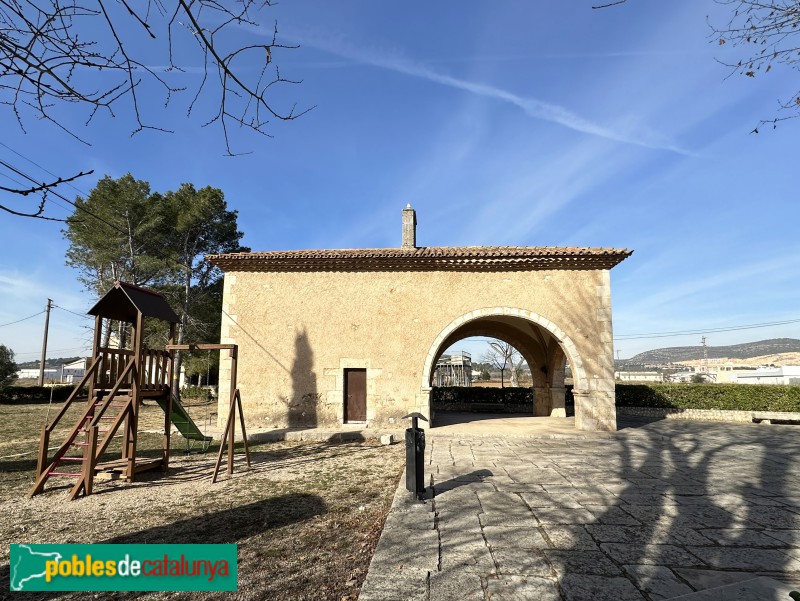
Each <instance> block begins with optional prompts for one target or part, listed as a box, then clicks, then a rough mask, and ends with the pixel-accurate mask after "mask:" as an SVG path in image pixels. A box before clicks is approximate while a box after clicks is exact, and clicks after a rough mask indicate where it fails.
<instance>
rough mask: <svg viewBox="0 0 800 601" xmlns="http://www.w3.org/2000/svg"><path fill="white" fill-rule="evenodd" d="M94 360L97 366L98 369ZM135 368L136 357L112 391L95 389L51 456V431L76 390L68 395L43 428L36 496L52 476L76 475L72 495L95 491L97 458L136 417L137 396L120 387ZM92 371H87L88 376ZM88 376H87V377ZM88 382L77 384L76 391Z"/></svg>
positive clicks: (88, 493) (31, 493) (35, 488)
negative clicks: (123, 425) (134, 400)
mask: <svg viewBox="0 0 800 601" xmlns="http://www.w3.org/2000/svg"><path fill="white" fill-rule="evenodd" d="M96 364H97V362H95V364H93V369H96ZM132 372H135V362H134V360H133V358H131V360H130V361H129V362H128V364H127V365H126V366H125V369H124V370H123V371H122V374H121V375H120V377H119V378H118V379H117V382H116V384H115V385H114V387H113V388H112V389H111V390H110V391H105V390H97V391H95V392H94V393H93V395H92V397H91V399H90V401H89V403H87V406H86V409H85V410H84V412H83V414H82V415H81V417H80V418H78V420H77V422H76V423H75V426H73V428H72V430H71V431H70V432H69V434H68V435H67V437H66V438H65V439H64V442H63V443H62V444H61V446H60V447H59V448H58V450H57V451H56V452H55V455H53V457H52V459H49V460H48V442H49V438H50V432H52V430H53V428H54V427H55V425H56V424H57V423H58V421H59V420H60V419H61V417H62V416H63V414H64V413H65V412H66V410H67V408H68V403H69V402H71V399H72V398H73V396H74V394H75V392H73V395H71V396H70V399H68V403H65V406H64V407H63V408H62V410H61V412H60V413H59V414H58V415H57V416H56V419H55V420H54V421H53V422H52V423H51V424H49V425H47V426H45V427H44V428H43V429H42V439H41V441H40V447H39V459H38V462H37V477H36V480H35V482H34V484H33V486H32V487H31V489H30V491H29V493H28V496H30V497H32V496H34V495H36V494H39V493H41V492H43V491H44V486H45V484H46V483H47V481H48V480H49V479H50V478H52V477H57V478H74V479H75V484H74V486H73V487H72V490H71V491H70V493H69V499H70V500H72V499H75V498H77V497H78V496H81V495H90V494H92V484H93V481H94V475H95V468H96V465H97V460H98V459H99V458H100V457H101V456H102V455H103V453H104V452H105V451H106V449H107V448H108V445H109V444H110V443H111V441H112V440H113V439H114V435H115V434H116V433H117V430H119V427H120V426H121V425H122V424H123V423H124V422H125V420H126V418H132V417H133V397H132V396H131V393H130V392H129V391H123V390H120V388H121V386H122V383H123V382H124V381H125V379H126V377H127V376H128V375H129V374H131V373H132ZM88 375H89V373H87V376H88ZM134 376H135V374H134ZM85 379H86V378H85ZM83 384H84V382H83V381H82V382H81V384H79V385H78V387H76V391H77V390H78V389H79V388H81V387H82V386H83Z"/></svg>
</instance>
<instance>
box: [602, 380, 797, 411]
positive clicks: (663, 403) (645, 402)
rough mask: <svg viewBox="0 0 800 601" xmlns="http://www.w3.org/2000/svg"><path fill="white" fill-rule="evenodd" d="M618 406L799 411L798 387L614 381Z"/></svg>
mask: <svg viewBox="0 0 800 601" xmlns="http://www.w3.org/2000/svg"><path fill="white" fill-rule="evenodd" d="M616 396H617V406H618V407H664V408H670V409H718V410H726V411H796V412H800V386H770V385H760V386H759V385H751V384H617V386H616Z"/></svg>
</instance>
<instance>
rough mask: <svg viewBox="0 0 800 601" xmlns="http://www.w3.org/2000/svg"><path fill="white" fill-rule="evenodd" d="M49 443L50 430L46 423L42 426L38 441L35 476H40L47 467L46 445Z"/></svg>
mask: <svg viewBox="0 0 800 601" xmlns="http://www.w3.org/2000/svg"><path fill="white" fill-rule="evenodd" d="M49 444H50V431H49V430H48V429H47V425H44V426H42V438H41V439H40V441H39V456H38V458H37V459H36V476H37V477H38V476H40V475H41V474H42V472H43V471H44V470H45V469H46V468H47V447H48V445H49Z"/></svg>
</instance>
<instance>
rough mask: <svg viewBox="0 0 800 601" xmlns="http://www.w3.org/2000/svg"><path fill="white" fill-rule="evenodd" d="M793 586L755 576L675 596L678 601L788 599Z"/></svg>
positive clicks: (781, 600)
mask: <svg viewBox="0 0 800 601" xmlns="http://www.w3.org/2000/svg"><path fill="white" fill-rule="evenodd" d="M791 590H792V587H790V586H787V585H786V584H784V583H782V582H778V581H776V580H773V579H771V578H764V577H762V578H755V579H752V580H745V581H743V582H738V583H736V584H729V585H728V586H725V587H721V588H715V589H712V590H706V591H701V592H699V593H689V594H687V595H683V596H680V597H674V599H676V601H678V600H681V601H755V600H757V601H786V600H787V599H788V598H789V592H790V591H791Z"/></svg>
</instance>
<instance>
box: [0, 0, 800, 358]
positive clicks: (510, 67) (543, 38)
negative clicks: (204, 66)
mask: <svg viewBox="0 0 800 601" xmlns="http://www.w3.org/2000/svg"><path fill="white" fill-rule="evenodd" d="M591 4H592V3H591V2H590V1H584V0H580V1H577V2H569V3H566V2H563V1H557V0H547V1H539V2H535V3H530V2H508V3H479V2H472V1H468V2H463V3H459V4H458V5H457V9H456V5H455V4H451V3H421V2H404V3H401V4H388V3H382V2H372V3H364V2H362V3H355V2H336V3H328V2H319V1H318V2H311V1H303V0H284V2H282V3H280V4H278V5H277V6H276V7H275V8H273V9H270V11H269V12H267V13H266V15H265V18H262V19H261V21H262V23H263V24H264V25H266V27H265V28H263V29H254V28H247V29H245V28H241V29H238V30H237V32H236V35H237V36H238V38H239V40H240V41H241V42H242V43H251V42H255V41H257V40H258V39H260V37H261V36H264V35H270V36H271V26H272V20H273V19H277V20H278V24H279V29H280V32H281V36H283V39H284V40H285V41H287V42H289V43H296V44H299V45H300V48H299V49H296V50H291V51H284V52H276V54H275V56H274V58H275V61H276V62H277V63H278V64H279V65H280V67H281V71H282V74H283V75H285V76H287V77H290V78H295V79H302V80H303V83H302V84H301V85H298V86H289V87H286V88H284V89H282V90H280V91H279V92H278V94H277V96H276V98H275V100H276V102H277V103H278V104H279V105H281V106H286V107H288V106H290V105H291V103H292V102H297V105H298V108H300V109H303V108H306V107H310V106H315V108H314V110H312V111H311V112H309V113H308V114H306V115H304V116H303V117H302V118H300V119H298V120H296V121H293V122H290V123H280V122H276V123H274V124H273V126H272V127H271V128H270V133H271V134H272V135H273V136H274V137H272V138H265V137H261V136H257V135H246V134H244V133H242V134H240V133H238V132H236V133H235V134H234V144H235V148H236V149H237V150H240V151H251V152H252V153H251V154H247V155H243V156H238V157H233V158H231V157H226V156H224V145H223V141H222V138H221V134H220V131H219V129H217V128H214V127H208V128H202V127H200V126H201V124H202V123H204V122H205V121H206V120H207V119H208V116H209V114H210V111H211V110H212V107H211V105H210V99H207V100H206V103H205V104H201V105H200V106H199V107H198V109H197V110H196V111H195V114H194V115H193V116H192V117H191V118H188V119H187V118H186V117H185V101H176V103H175V104H173V105H172V106H171V107H170V108H169V109H167V110H165V109H163V107H162V104H163V102H162V100H163V99H162V98H161V97H160V96H153V97H152V98H147V99H146V100H145V107H146V109H147V110H148V111H149V112H148V115H149V117H150V118H151V121H154V122H156V123H159V124H162V125H165V126H168V127H170V128H173V129H174V130H175V133H174V134H163V133H157V132H149V131H145V132H141V133H139V134H137V135H136V136H134V137H131V136H130V133H131V130H132V129H133V125H132V123H131V121H130V119H127V118H126V114H125V111H124V110H120V111H119V114H118V116H117V117H116V118H115V119H111V118H107V117H104V116H100V117H99V118H98V119H97V120H96V121H95V122H94V123H93V124H91V125H90V126H88V127H86V128H84V127H83V125H82V123H83V121H84V120H85V113H81V112H79V111H74V110H72V109H69V110H64V111H63V113H62V115H63V119H64V120H65V122H66V123H68V124H70V125H72V126H74V127H75V128H77V129H78V130H79V132H80V133H81V135H82V136H84V137H86V138H87V140H89V141H90V142H91V144H92V145H91V146H85V145H82V144H77V143H76V142H75V141H74V139H72V138H71V137H69V136H68V135H66V134H64V133H63V132H61V131H59V130H57V129H55V128H54V127H52V126H51V125H48V124H47V123H43V122H37V121H35V120H33V119H29V120H27V121H26V122H25V125H26V130H27V133H23V132H22V131H21V130H20V129H19V128H18V127H17V125H16V124H15V121H14V119H13V117H12V115H11V113H10V112H8V110H7V109H3V110H0V123H1V124H2V131H3V135H2V136H0V141H2V142H3V143H4V144H6V145H7V147H5V146H0V159H2V160H6V161H10V160H13V162H14V164H16V165H17V166H20V167H24V168H25V169H26V171H28V172H29V173H31V174H33V175H35V176H36V177H47V176H46V175H45V174H44V172H43V171H41V170H40V169H39V168H38V167H36V166H34V165H32V164H31V163H27V162H26V161H25V160H24V159H21V158H20V157H19V156H18V155H15V154H13V153H12V151H11V150H10V149H9V148H13V150H15V151H17V152H18V153H20V154H22V155H24V156H25V157H29V158H31V159H33V160H34V161H36V162H37V163H39V164H40V165H41V166H42V167H45V168H47V169H48V170H50V171H53V172H55V173H58V174H62V173H70V172H75V171H79V170H82V169H87V168H88V169H94V170H95V174H94V175H93V176H90V177H88V178H84V179H83V180H81V181H80V182H78V183H76V188H77V190H80V191H83V192H88V190H89V189H90V188H91V187H92V186H93V184H94V182H95V181H96V180H97V179H98V178H99V177H102V176H103V175H111V176H113V177H119V176H121V175H124V174H125V173H127V172H131V173H132V174H133V175H134V176H135V177H136V178H139V179H144V180H147V181H149V182H150V183H151V185H152V188H153V189H154V190H159V191H166V190H170V189H176V188H177V187H178V186H179V185H180V183H181V182H192V183H194V184H195V185H197V186H204V185H211V186H217V187H219V188H221V189H222V190H223V191H224V192H225V195H226V199H227V201H228V204H229V206H230V207H231V208H234V209H237V210H238V211H239V223H240V228H241V229H242V230H243V231H244V233H245V236H244V243H245V244H247V245H248V246H250V247H251V248H253V249H254V250H273V249H293V248H357V247H382V246H397V245H399V236H400V209H401V208H402V207H403V206H405V204H406V203H407V202H410V203H411V204H412V205H413V206H414V208H416V209H417V213H418V221H419V228H418V243H419V244H421V245H425V246H439V245H442V246H445V245H482V244H487V245H504V244H509V245H559V246H560V245H577V246H603V247H605V246H614V247H621V248H622V247H626V248H631V249H634V251H635V253H634V255H633V256H632V257H631V258H630V259H628V260H627V261H625V262H624V263H622V264H621V265H620V266H618V267H617V268H615V269H614V270H613V271H612V291H613V301H614V329H615V334H617V335H626V334H639V333H651V332H664V331H684V330H701V329H711V328H726V327H731V326H739V325H743V324H755V323H766V322H776V321H788V320H794V319H800V313H798V298H800V278H798V277H797V267H798V257H799V256H800V253H798V251H799V250H800V243H799V242H798V235H797V228H798V221H799V220H798V217H800V208H798V202H797V191H796V186H792V184H793V183H794V180H795V178H794V177H793V176H794V173H793V169H792V168H791V164H794V163H795V162H796V159H792V158H791V157H793V156H794V150H795V148H796V140H797V135H798V133H799V132H800V129H798V128H800V122H788V123H786V124H784V125H782V126H781V127H779V128H778V129H777V130H774V131H772V130H769V128H762V129H763V132H762V133H761V134H759V135H751V134H750V133H749V132H750V131H751V130H752V129H753V127H754V126H755V125H756V124H757V123H758V120H759V119H760V118H769V117H772V116H774V115H775V113H776V110H777V106H778V99H779V98H782V97H784V96H786V95H787V94H790V93H791V92H793V91H794V90H795V88H796V77H795V75H796V74H793V73H792V72H791V71H787V70H783V69H780V68H778V69H775V70H773V71H772V72H771V73H770V74H769V75H768V76H766V77H761V78H756V79H749V78H742V77H737V76H734V77H730V78H726V76H727V75H728V70H727V69H726V68H725V67H724V66H722V65H721V64H720V63H719V62H718V61H717V60H715V59H723V60H724V59H729V58H731V56H732V54H725V53H731V52H733V53H735V50H734V49H731V48H728V47H723V48H720V47H719V46H716V45H714V44H711V43H710V41H709V28H708V25H707V23H706V16H707V15H710V18H711V19H712V20H716V21H717V22H722V21H723V19H724V17H725V12H724V7H720V6H719V5H717V4H716V3H714V2H712V1H711V0H671V1H670V2H666V1H664V2H644V1H639V2H629V3H628V4H626V5H624V6H621V7H617V8H613V9H606V10H602V11H596V10H592V9H591ZM126 33H128V34H130V32H126ZM153 61H154V62H157V61H158V55H157V53H154V54H153ZM193 64H195V65H196V66H199V64H200V63H199V58H197V57H196V58H195V63H193ZM84 77H87V78H90V77H100V76H98V75H95V74H85V75H84ZM170 77H173V78H175V79H174V80H173V81H179V80H180V81H184V82H185V83H186V84H187V85H189V86H192V85H196V84H197V82H198V77H199V76H198V75H197V73H196V72H189V73H187V74H173V75H170ZM0 179H2V177H0ZM3 183H4V184H8V183H9V182H8V181H3ZM77 190H76V189H72V188H64V189H63V190H62V193H64V194H65V195H67V196H69V197H73V196H74V195H75V194H78V191H77ZM61 204H63V203H61ZM17 206H19V205H17ZM50 209H51V212H50V214H51V215H52V216H64V215H66V211H65V210H64V209H63V208H61V207H59V206H56V205H52V206H51V207H50ZM60 229H61V226H60V225H59V224H52V223H47V222H41V221H34V220H29V219H22V218H15V217H12V216H10V215H6V214H2V215H0V239H2V240H3V241H4V243H5V248H6V252H5V253H3V256H2V258H0V298H2V301H0V324H5V323H7V322H11V321H14V320H16V319H19V318H22V317H25V316H27V315H31V314H33V313H35V312H37V311H39V310H40V309H41V308H43V307H44V304H45V302H46V299H47V297H48V296H50V297H51V298H53V300H54V302H55V303H56V304H57V305H59V307H63V308H64V309H67V310H69V311H74V312H77V313H83V312H85V311H86V310H87V309H88V308H89V306H90V305H91V303H92V298H91V297H90V296H89V295H88V294H87V293H85V292H84V291H83V290H82V288H81V286H80V284H79V283H78V282H77V280H76V273H75V272H74V271H72V270H71V269H69V268H67V267H66V266H64V253H65V250H66V247H67V246H66V244H65V242H64V240H63V239H62V236H61V234H60ZM85 323H88V322H86V321H85V320H83V319H81V318H80V317H77V316H75V315H73V314H71V313H67V312H66V311H63V310H55V311H54V313H53V316H52V321H51V328H50V345H49V346H50V348H51V349H52V352H51V353H50V354H51V355H52V356H60V355H69V354H74V353H75V354H76V353H77V352H79V350H80V348H81V347H83V346H85V344H86V341H87V340H88V335H87V333H86V331H85V328H83V327H82V326H83V325H84V324H85ZM41 331H42V317H41V316H39V317H36V318H34V319H31V320H27V321H24V322H22V323H20V324H17V325H12V326H6V327H2V328H0V343H3V344H6V345H8V346H10V347H11V348H13V349H14V350H15V351H16V353H17V358H18V361H25V360H30V359H35V358H37V357H38V352H39V350H38V349H39V347H40V344H41V343H40V340H41ZM779 336H790V337H800V323H794V324H787V325H783V326H773V327H767V328H761V329H753V330H740V331H732V332H718V333H713V334H709V335H708V340H709V344H711V345H717V344H730V343H737V342H744V341H748V340H758V339H762V338H771V337H779ZM699 338H700V336H699V335H689V336H683V337H672V338H658V339H633V340H631V339H627V340H620V341H618V342H617V343H616V347H617V349H618V350H619V351H620V355H621V356H622V357H623V358H624V357H629V356H631V355H633V354H635V353H636V352H639V351H642V350H646V349H649V348H655V347H660V346H673V345H684V344H698V343H699ZM73 351H74V353H73Z"/></svg>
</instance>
